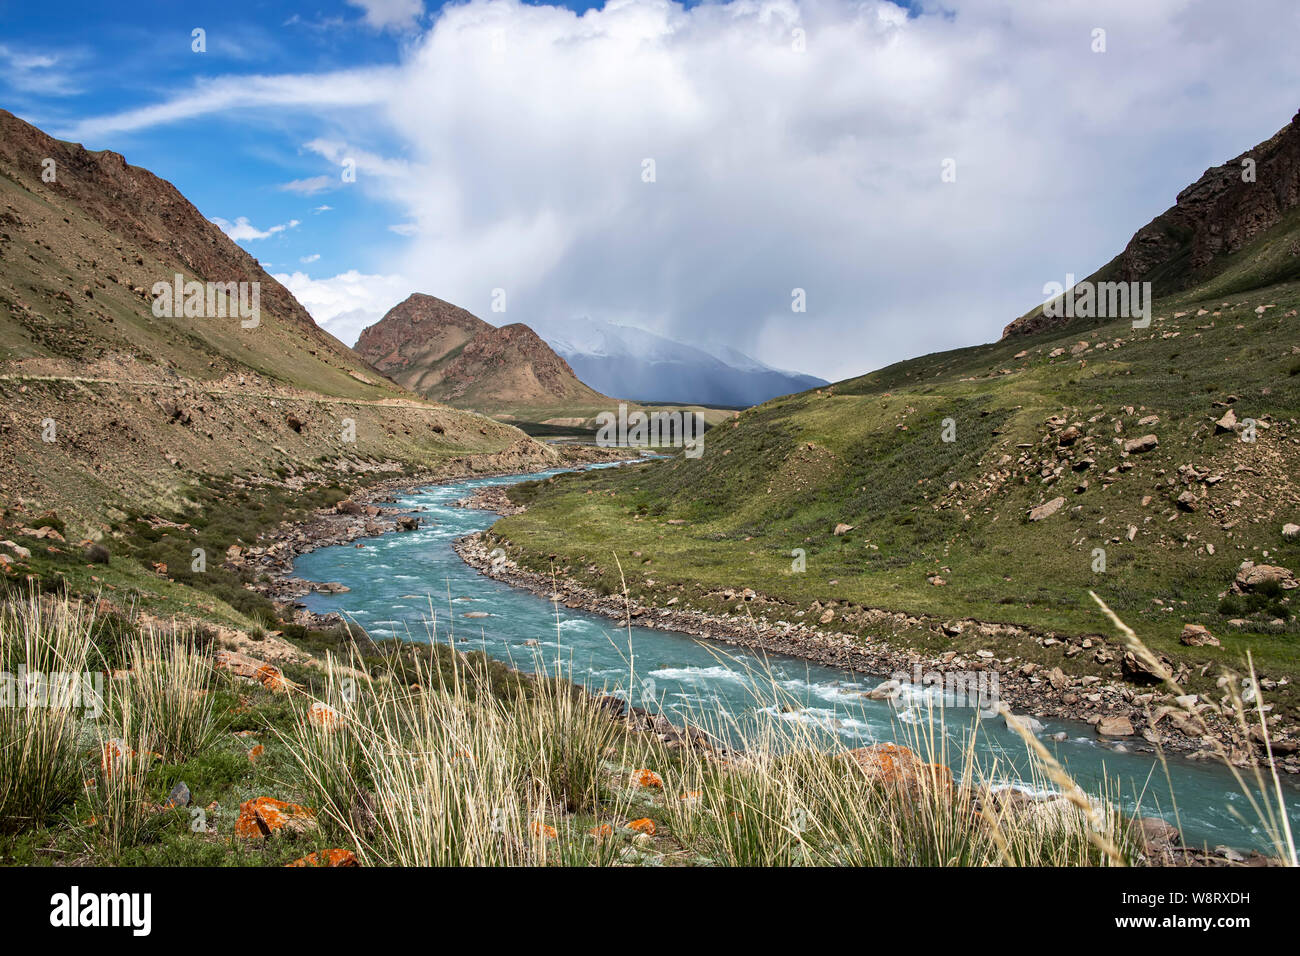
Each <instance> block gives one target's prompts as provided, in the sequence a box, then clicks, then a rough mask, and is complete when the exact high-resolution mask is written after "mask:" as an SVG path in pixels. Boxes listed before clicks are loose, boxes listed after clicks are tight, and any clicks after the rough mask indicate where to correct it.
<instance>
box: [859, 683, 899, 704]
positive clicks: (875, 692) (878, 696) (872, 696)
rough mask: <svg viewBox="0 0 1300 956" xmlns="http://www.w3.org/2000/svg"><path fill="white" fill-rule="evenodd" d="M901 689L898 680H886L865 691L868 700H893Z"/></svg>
mask: <svg viewBox="0 0 1300 956" xmlns="http://www.w3.org/2000/svg"><path fill="white" fill-rule="evenodd" d="M902 689H903V685H902V684H900V683H899V682H898V681H896V680H887V681H885V682H884V683H882V684H877V685H876V686H875V687H873V688H871V690H869V691H867V692H866V697H867V699H868V700H893V699H894V698H895V697H897V696H898V694H899V692H900V691H901V690H902Z"/></svg>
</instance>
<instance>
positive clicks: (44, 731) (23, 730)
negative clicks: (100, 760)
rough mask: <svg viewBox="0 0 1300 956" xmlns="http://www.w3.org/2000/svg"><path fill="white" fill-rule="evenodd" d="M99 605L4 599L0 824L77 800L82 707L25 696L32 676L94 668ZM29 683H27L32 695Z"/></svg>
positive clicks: (41, 816) (34, 817)
mask: <svg viewBox="0 0 1300 956" xmlns="http://www.w3.org/2000/svg"><path fill="white" fill-rule="evenodd" d="M94 620H95V612H94V610H93V608H87V607H86V606H83V605H81V604H79V603H77V602H73V601H69V600H68V599H66V598H65V599H62V600H49V599H39V598H37V597H35V596H32V597H31V598H29V599H25V600H20V601H14V602H11V603H5V604H3V605H0V672H3V680H4V682H5V686H4V687H3V688H0V694H4V695H5V700H4V703H3V705H0V828H3V829H4V830H6V831H9V832H12V831H14V830H17V829H22V828H24V827H29V826H33V825H36V824H38V823H40V822H42V821H43V820H45V819H47V818H48V817H49V816H50V815H51V814H53V813H54V812H56V811H57V810H58V809H59V808H61V807H62V806H64V805H65V804H67V803H69V802H70V801H72V800H74V799H75V798H76V796H77V793H78V791H79V790H80V789H81V783H82V779H83V770H84V766H83V758H82V752H81V751H82V745H83V734H84V727H83V721H82V716H83V713H84V708H83V707H80V706H77V705H76V702H75V701H70V700H60V699H46V700H45V701H44V702H36V703H33V702H32V701H30V700H27V701H25V702H20V701H19V692H20V687H19V683H20V682H22V683H24V684H27V685H28V686H30V687H33V689H34V683H33V682H32V681H31V680H30V679H31V678H32V676H33V675H42V676H43V677H44V676H48V675H51V674H55V673H60V674H64V675H76V676H77V677H80V675H83V674H86V673H88V672H89V670H90V667H91V658H92V654H93V651H94V641H93V640H92V637H91V635H92V633H93V629H94ZM27 690H28V687H23V688H21V691H22V693H23V695H24V696H26V693H27Z"/></svg>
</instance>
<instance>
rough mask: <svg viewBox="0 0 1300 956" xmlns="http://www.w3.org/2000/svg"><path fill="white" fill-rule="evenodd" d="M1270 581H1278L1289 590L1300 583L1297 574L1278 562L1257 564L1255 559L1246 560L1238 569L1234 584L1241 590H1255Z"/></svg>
mask: <svg viewBox="0 0 1300 956" xmlns="http://www.w3.org/2000/svg"><path fill="white" fill-rule="evenodd" d="M1270 581H1276V582H1277V583H1278V584H1279V585H1281V587H1282V588H1284V589H1285V590H1288V591H1289V590H1291V589H1292V588H1294V587H1296V586H1297V584H1298V583H1300V582H1297V581H1296V578H1295V575H1294V574H1292V573H1291V571H1290V570H1289V569H1287V568H1283V567H1280V566H1278V565H1276V564H1256V563H1255V562H1254V561H1244V562H1242V565H1241V567H1240V569H1238V571H1237V578H1236V581H1235V582H1234V584H1235V586H1236V588H1237V590H1239V591H1253V590H1255V589H1256V588H1258V587H1259V586H1260V585H1262V584H1266V583H1268V582H1270Z"/></svg>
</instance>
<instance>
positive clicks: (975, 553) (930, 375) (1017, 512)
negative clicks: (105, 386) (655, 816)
mask: <svg viewBox="0 0 1300 956" xmlns="http://www.w3.org/2000/svg"><path fill="white" fill-rule="evenodd" d="M1294 223H1295V220H1294V219H1292V220H1289V221H1288V222H1285V223H1282V224H1280V225H1279V227H1276V228H1275V229H1274V230H1271V231H1270V232H1269V233H1267V234H1265V235H1264V236H1262V237H1260V239H1259V240H1257V241H1256V242H1255V243H1253V244H1252V245H1251V246H1250V247H1248V248H1247V249H1245V250H1242V252H1240V253H1238V254H1237V255H1236V256H1234V257H1232V258H1231V261H1229V262H1228V263H1226V267H1225V268H1224V269H1223V271H1221V272H1220V273H1219V274H1218V276H1217V277H1216V278H1215V279H1214V280H1213V281H1212V283H1211V285H1210V287H1209V288H1210V290H1211V291H1212V294H1205V293H1203V292H1201V291H1199V290H1198V291H1192V292H1189V293H1186V294H1183V295H1181V296H1177V297H1171V298H1168V299H1165V300H1162V301H1159V302H1158V303H1157V308H1156V310H1155V313H1154V314H1155V316H1156V321H1155V322H1154V323H1153V326H1152V328H1150V329H1148V330H1134V329H1132V328H1131V327H1130V324H1129V323H1128V322H1127V321H1123V322H1111V323H1109V324H1104V325H1099V324H1098V323H1093V322H1088V323H1084V322H1080V323H1076V325H1075V327H1073V328H1067V329H1063V330H1059V331H1057V332H1048V333H1044V334H1041V335H1037V336H1032V337H1016V338H1014V339H1011V340H1008V341H1005V342H999V343H996V344H993V345H986V346H979V347H976V348H969V349H961V350H957V351H953V352H946V353H939V354H934V355H929V356H924V357H921V358H918V359H914V360H911V361H908V362H902V363H899V364H897V365H893V366H890V367H888V368H885V369H881V370H880V371H877V372H873V373H871V374H869V375H865V376H862V377H860V378H857V379H851V380H848V381H845V382H841V383H838V384H837V385H835V386H832V387H830V388H826V389H821V390H817V391H812V392H806V393H803V394H800V395H794V396H788V397H785V398H780V399H776V400H774V401H772V402H769V403H767V404H766V405H763V406H760V407H758V408H755V409H751V410H749V411H747V412H745V413H743V414H742V415H741V417H740V419H739V421H738V422H737V423H736V424H735V425H734V426H731V427H728V426H726V425H724V426H723V427H721V428H717V429H714V430H713V431H711V432H710V433H709V435H708V439H707V443H706V448H705V453H704V455H703V457H702V458H700V459H698V460H695V461H691V460H687V459H684V458H679V459H675V460H672V461H668V462H660V463H653V464H649V465H646V466H643V467H641V468H638V469H637V470H635V471H624V472H622V473H600V472H593V473H586V474H582V475H575V476H566V477H564V478H560V479H556V480H552V481H548V482H546V483H545V484H544V485H542V486H540V487H538V486H528V487H524V488H521V489H520V490H519V492H518V494H519V495H520V496H521V498H524V499H527V500H529V502H530V510H529V511H528V512H526V513H525V514H522V515H519V516H516V517H512V518H508V519H505V520H503V521H501V522H499V523H498V524H497V525H496V526H495V527H494V531H495V532H497V533H499V534H501V535H503V536H505V537H506V538H508V539H510V540H511V541H512V542H516V543H522V545H524V547H525V550H526V552H527V554H520V555H519V556H520V557H521V558H523V560H524V563H526V564H529V565H531V566H533V567H535V568H539V569H540V568H544V567H546V566H548V565H549V561H548V560H547V557H546V556H547V555H549V554H551V553H555V554H557V555H559V562H558V563H559V564H560V565H561V566H562V567H565V568H567V569H568V571H569V573H571V574H573V575H574V576H576V577H579V578H585V579H588V580H593V579H594V580H596V581H598V583H599V584H600V585H601V586H603V587H606V588H609V589H611V590H612V589H615V588H617V587H618V573H617V570H616V568H615V561H614V555H615V554H617V556H618V558H619V559H620V560H621V562H622V565H623V567H624V568H625V569H629V574H628V584H629V587H630V589H631V590H632V592H633V593H634V594H636V595H640V596H643V597H646V598H648V599H650V600H655V599H659V600H663V599H665V598H667V597H668V596H669V595H677V596H679V597H680V598H681V599H682V601H683V603H684V604H685V605H686V606H697V607H702V608H712V609H715V610H721V609H724V608H725V606H726V605H725V602H724V601H723V599H722V598H721V597H720V596H719V595H717V594H712V595H711V594H710V593H709V592H711V591H716V590H718V589H722V588H743V587H753V588H755V589H756V590H758V591H760V592H762V593H765V594H768V595H771V596H773V597H774V598H776V599H777V600H779V601H781V602H784V604H785V606H784V607H782V608H781V610H782V611H783V612H784V616H785V617H786V618H788V619H794V617H801V616H803V615H804V614H806V613H807V611H808V609H810V608H812V606H813V603H814V602H817V601H820V602H822V605H824V604H825V603H826V602H829V601H836V602H850V603H857V604H861V605H865V606H872V607H884V608H887V609H890V610H897V611H905V612H909V613H914V614H924V615H932V616H934V617H936V618H940V619H949V618H967V617H972V618H976V619H982V620H990V621H999V622H1008V623H1017V624H1023V625H1031V626H1034V627H1039V628H1048V629H1053V630H1059V631H1063V632H1067V633H1073V634H1085V633H1097V632H1099V631H1102V630H1104V627H1103V624H1102V622H1101V621H1100V620H1099V617H1098V615H1097V613H1096V609H1095V607H1094V606H1093V605H1092V603H1091V601H1090V599H1089V598H1088V596H1087V591H1088V589H1089V588H1092V589H1095V590H1097V591H1098V593H1099V594H1101V595H1102V596H1103V597H1104V598H1105V599H1106V600H1107V601H1108V602H1109V603H1110V604H1111V606H1112V607H1115V608H1116V609H1117V610H1119V612H1120V613H1121V615H1122V616H1124V617H1125V618H1126V619H1127V620H1129V622H1130V623H1131V624H1133V625H1134V626H1135V627H1137V629H1138V630H1139V632H1140V633H1141V634H1142V635H1143V636H1144V638H1148V639H1149V640H1150V641H1151V643H1152V645H1153V646H1155V647H1156V648H1157V649H1159V650H1160V651H1162V652H1164V653H1167V654H1170V655H1171V656H1173V657H1175V658H1176V659H1193V660H1197V661H1200V660H1208V659H1214V660H1220V661H1223V662H1226V663H1231V664H1233V665H1236V666H1240V665H1241V664H1242V663H1243V657H1244V654H1245V652H1246V651H1247V650H1250V651H1251V652H1252V653H1253V654H1254V655H1255V659H1256V661H1257V663H1258V664H1259V665H1260V666H1261V669H1262V670H1263V672H1264V673H1266V674H1268V675H1270V676H1273V677H1281V676H1284V675H1291V676H1296V675H1297V674H1298V672H1300V669H1297V668H1296V662H1297V659H1298V655H1297V650H1300V627H1298V626H1297V622H1296V619H1295V617H1294V614H1293V606H1294V600H1293V599H1289V598H1286V597H1285V596H1282V597H1280V598H1278V599H1255V602H1254V603H1253V604H1251V603H1247V602H1243V601H1241V600H1235V601H1234V600H1230V601H1228V602H1227V603H1222V604H1221V599H1220V594H1221V592H1223V591H1224V590H1225V588H1227V587H1228V585H1229V584H1230V583H1231V582H1232V579H1233V576H1234V574H1235V572H1236V570H1237V568H1238V566H1239V565H1240V563H1241V562H1242V561H1243V560H1246V559H1253V560H1255V561H1257V562H1260V563H1275V564H1282V565H1285V566H1287V567H1290V568H1291V569H1292V570H1297V569H1300V542H1296V541H1295V540H1292V541H1286V540H1284V539H1283V538H1282V536H1281V534H1280V531H1281V527H1282V525H1283V524H1284V523H1285V522H1288V521H1300V504H1298V502H1300V493H1298V489H1297V481H1296V477H1295V475H1296V473H1297V468H1296V465H1297V462H1298V460H1300V448H1298V447H1297V442H1298V441H1300V432H1298V431H1297V430H1296V418H1297V416H1298V415H1300V320H1298V319H1297V318H1296V309H1297V307H1298V306H1300V284H1297V283H1291V284H1283V285H1277V286H1274V287H1271V288H1267V289H1263V290H1260V291H1255V292H1249V293H1244V294H1243V293H1229V292H1228V291H1226V290H1229V289H1233V288H1238V287H1239V286H1240V285H1241V284H1242V283H1248V282H1249V281H1250V279H1251V276H1252V273H1253V274H1256V275H1257V274H1259V270H1260V269H1261V268H1265V267H1267V266H1268V263H1269V262H1274V261H1280V260H1277V258H1276V257H1277V255H1278V252H1277V250H1278V249H1284V250H1285V249H1287V248H1289V245H1288V244H1289V243H1291V242H1293V241H1294V237H1293V235H1292V232H1293V231H1294ZM1261 263H1264V265H1263V266H1261ZM1268 274H1275V273H1274V272H1269V273H1268ZM1259 305H1273V306H1275V307H1274V308H1270V309H1268V310H1266V312H1265V313H1264V314H1263V315H1257V314H1256V312H1255V308H1256V307H1257V306H1259ZM1201 308H1204V309H1205V310H1206V313H1207V314H1205V315H1201V316H1198V315H1197V314H1196V313H1197V312H1198V311H1199V310H1200V309H1201ZM1176 313H1183V314H1181V315H1180V316H1179V317H1177V318H1175V317H1174V316H1175V314H1176ZM1080 341H1087V342H1089V343H1090V345H1091V347H1090V348H1089V349H1088V350H1087V351H1086V352H1084V353H1082V354H1080V355H1071V354H1070V351H1069V349H1070V347H1071V346H1073V345H1075V344H1076V343H1078V342H1080ZM1101 343H1106V344H1107V346H1108V347H1107V348H1106V349H1104V350H1100V349H1099V348H1098V345H1099V344H1101ZM1111 346H1113V347H1111ZM1061 347H1063V348H1065V349H1066V351H1065V353H1064V354H1063V355H1060V356H1058V357H1051V356H1050V353H1051V352H1052V351H1053V350H1054V349H1056V348H1061ZM1021 350H1027V354H1026V355H1025V356H1024V357H1023V358H1020V359H1017V358H1015V356H1016V354H1017V353H1019V352H1020V351H1021ZM1230 396H1236V400H1235V403H1234V405H1233V407H1234V408H1235V409H1236V414H1237V416H1238V418H1245V417H1253V418H1256V419H1259V420H1261V421H1265V422H1268V423H1270V424H1271V425H1272V427H1271V428H1269V429H1267V430H1264V429H1261V430H1259V431H1258V440H1257V441H1256V442H1255V443H1254V444H1247V443H1243V442H1241V441H1240V440H1238V438H1237V437H1236V436H1235V435H1229V434H1219V435H1216V434H1215V429H1214V427H1213V424H1212V422H1213V420H1214V419H1216V418H1218V417H1219V416H1221V415H1222V414H1223V411H1224V409H1223V408H1222V407H1218V406H1216V405H1215V403H1216V402H1223V401H1225V400H1227V399H1228V398H1229V397H1230ZM1129 406H1131V407H1132V409H1133V412H1132V413H1131V414H1128V413H1126V412H1125V408H1126V407H1129ZM1151 414H1155V415H1158V416H1159V419H1160V421H1159V423H1158V424H1155V425H1152V426H1140V425H1138V420H1139V419H1140V418H1142V417H1145V416H1147V415H1151ZM1055 415H1060V416H1063V417H1064V418H1065V419H1066V421H1067V422H1070V423H1078V424H1079V425H1081V426H1082V430H1083V431H1084V433H1085V435H1086V436H1087V438H1086V439H1084V440H1082V441H1081V442H1080V443H1079V445H1077V446H1076V447H1075V449H1073V450H1072V454H1073V457H1074V458H1076V459H1077V458H1081V457H1084V456H1085V454H1086V455H1089V456H1091V457H1093V458H1095V464H1094V465H1093V466H1092V467H1091V468H1090V469H1089V470H1087V471H1083V472H1074V471H1072V470H1071V468H1070V467H1069V464H1070V463H1069V462H1066V467H1064V468H1063V469H1062V473H1061V475H1060V476H1059V477H1056V478H1054V479H1052V480H1051V482H1050V483H1047V482H1045V481H1044V480H1043V478H1042V477H1040V474H1039V466H1040V464H1042V463H1043V462H1044V461H1047V462H1051V463H1053V464H1055V463H1056V461H1057V455H1056V449H1057V441H1056V438H1055V436H1054V433H1053V432H1052V431H1051V430H1050V429H1049V428H1048V426H1047V424H1046V423H1047V421H1048V419H1049V418H1051V417H1052V416H1055ZM945 418H953V419H954V420H955V421H956V423H957V441H955V442H953V443H951V444H949V443H944V442H942V441H941V427H942V424H941V423H942V421H943V420H944V419H945ZM1117 422H1118V423H1119V426H1120V428H1121V429H1122V431H1121V432H1119V433H1117V432H1116V423H1117ZM1146 433H1155V434H1156V435H1157V436H1158V437H1159V439H1160V445H1159V447H1158V448H1157V449H1156V450H1155V451H1152V452H1150V453H1147V454H1145V455H1130V456H1125V455H1123V454H1122V451H1121V448H1120V447H1119V445H1118V444H1117V441H1116V439H1119V438H1122V439H1129V438H1134V437H1137V436H1140V435H1143V434H1146ZM1089 440H1090V441H1091V443H1092V446H1091V450H1090V451H1087V452H1084V451H1083V450H1082V446H1083V445H1084V444H1085V443H1086V442H1087V441H1089ZM1022 445H1028V446H1029V447H1028V448H1024V447H1021V446H1022ZM1187 464H1195V465H1196V466H1197V467H1198V468H1200V469H1202V470H1205V471H1208V472H1211V473H1213V474H1215V475H1221V476H1223V477H1224V480H1223V481H1221V482H1219V483H1217V484H1214V485H1205V484H1202V483H1199V482H1194V483H1192V484H1191V485H1188V484H1185V483H1184V482H1183V481H1182V480H1181V478H1180V476H1179V472H1178V469H1179V467H1180V466H1182V465H1187ZM1238 469H1243V470H1238ZM1083 477H1086V478H1087V479H1088V482H1089V487H1088V488H1087V490H1085V491H1082V492H1076V491H1075V487H1076V485H1077V484H1078V483H1079V480H1080V478H1083ZM954 483H958V484H956V485H954ZM1189 487H1190V488H1192V489H1193V490H1195V491H1196V492H1197V494H1202V493H1203V494H1205V495H1206V497H1205V499H1204V500H1203V501H1202V503H1201V505H1200V507H1199V510H1197V511H1196V512H1194V513H1190V514H1189V513H1186V512H1183V511H1181V510H1180V509H1179V508H1178V507H1177V506H1176V505H1175V499H1176V498H1177V496H1178V495H1179V494H1180V493H1182V492H1183V491H1184V490H1186V489H1187V488H1189ZM1057 495H1063V496H1065V498H1066V499H1067V502H1066V505H1065V507H1064V508H1062V510H1061V511H1059V512H1058V513H1057V514H1056V515H1054V516H1053V517H1051V518H1048V519H1047V520H1044V521H1041V522H1036V523H1031V522H1029V521H1028V520H1027V515H1026V512H1027V509H1029V508H1030V507H1032V506H1034V505H1037V504H1040V503H1042V502H1044V501H1047V500H1049V499H1051V498H1053V497H1055V496H1057ZM1146 496H1150V502H1149V503H1148V504H1147V505H1145V506H1144V505H1143V504H1142V500H1143V498H1144V497H1146ZM670 519H677V520H684V521H685V522H686V524H684V525H683V524H677V525H671V524H668V523H667V522H668V521H669V520H670ZM840 522H844V523H847V524H851V525H854V526H855V528H854V530H853V531H851V532H849V533H847V534H843V535H840V536H836V535H834V534H833V533H832V532H833V529H834V527H835V525H836V524H837V523H840ZM1129 526H1134V527H1136V528H1137V533H1136V536H1135V538H1134V540H1133V541H1132V542H1130V541H1128V540H1127V529H1128V527H1129ZM1211 546H1212V547H1213V554H1211V553H1210V550H1209V548H1210V547H1211ZM1099 547H1100V548H1104V549H1105V550H1106V558H1107V565H1106V571H1105V572H1104V573H1096V572H1094V571H1093V569H1092V568H1093V561H1094V556H1093V549H1095V548H1099ZM795 548H803V549H805V550H806V552H807V570H806V572H804V573H795V572H793V571H792V556H791V552H792V549H795ZM634 552H640V553H641V554H640V556H639V557H637V556H634V554H633V553H634ZM1266 555H1267V556H1266ZM935 574H939V575H940V576H941V577H942V578H944V579H945V580H946V581H947V584H946V586H934V585H932V584H930V583H929V582H928V578H929V576H931V575H935ZM649 580H653V581H654V583H653V584H649V583H647V582H648V581H649ZM1252 611H1253V612H1254V613H1251V612H1252ZM1238 618H1246V619H1247V620H1248V623H1247V624H1246V625H1245V626H1242V627H1239V628H1235V627H1230V626H1229V625H1227V623H1226V622H1227V621H1228V620H1229V619H1238ZM1277 620H1283V621H1285V623H1284V624H1277V623H1274V622H1276V621H1277ZM1187 621H1199V622H1202V623H1205V624H1207V625H1208V626H1209V627H1210V628H1211V630H1212V631H1214V632H1215V633H1216V634H1217V635H1219V636H1220V637H1222V638H1223V639H1224V645H1223V647H1222V648H1195V649H1193V648H1185V647H1182V646H1181V645H1179V644H1178V642H1177V635H1178V634H1179V632H1180V630H1181V628H1182V625H1183V623H1184V622H1187ZM831 626H835V625H834V624H832V625H831ZM909 640H911V641H912V642H913V643H915V644H918V645H922V646H935V645H942V646H945V647H954V648H962V647H963V646H964V645H965V644H967V643H970V644H971V649H973V648H974V647H975V646H977V645H978V639H976V638H958V639H956V640H952V641H950V640H948V639H946V638H942V637H939V636H937V635H936V634H935V633H934V632H930V631H927V632H924V633H918V634H915V635H911V636H910V637H909ZM1022 650H1024V652H1025V656H1027V657H1035V656H1036V653H1041V652H1035V651H1034V650H1033V648H1032V647H1030V648H1024V649H1022ZM1090 662H1091V659H1090V658H1089V657H1088V656H1087V655H1080V656H1079V657H1078V658H1075V659H1074V660H1073V661H1056V663H1061V664H1063V666H1065V667H1066V669H1067V670H1068V669H1072V668H1073V669H1076V670H1077V669H1079V668H1081V667H1082V668H1086V667H1088V666H1089V664H1090ZM1092 666H1095V665H1092ZM1289 700H1290V698H1289V697H1287V698H1286V701H1287V706H1289Z"/></svg>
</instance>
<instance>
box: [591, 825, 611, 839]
mask: <svg viewBox="0 0 1300 956" xmlns="http://www.w3.org/2000/svg"><path fill="white" fill-rule="evenodd" d="M587 833H588V834H590V835H591V836H594V837H595V838H596V839H597V840H604V839H605V838H606V837H612V836H613V835H614V828H613V827H612V826H610V825H609V824H608V823H598V824H596V826H594V827H592V828H591V829H590V830H588V831H587Z"/></svg>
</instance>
